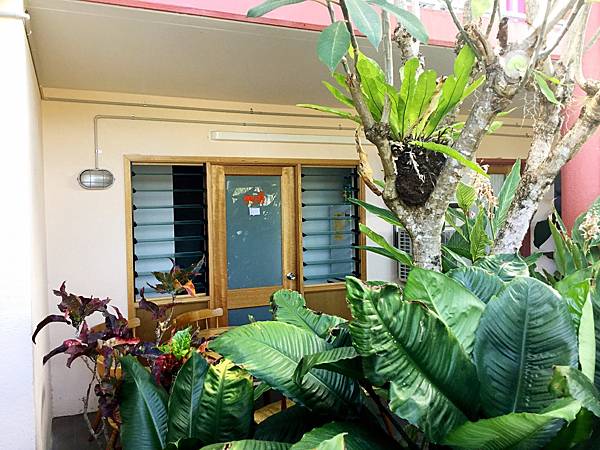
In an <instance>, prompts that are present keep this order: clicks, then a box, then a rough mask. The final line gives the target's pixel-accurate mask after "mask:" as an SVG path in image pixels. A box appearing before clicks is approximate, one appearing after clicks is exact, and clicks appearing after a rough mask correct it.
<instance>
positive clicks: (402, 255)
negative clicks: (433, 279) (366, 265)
mask: <svg viewBox="0 0 600 450" xmlns="http://www.w3.org/2000/svg"><path fill="white" fill-rule="evenodd" d="M359 228H360V231H361V233H364V234H365V236H367V237H368V238H369V239H371V240H372V241H373V242H374V243H375V244H377V245H378V246H379V247H372V246H357V248H359V249H365V250H368V251H371V252H373V253H378V254H380V255H383V256H386V257H388V258H390V259H393V260H394V261H398V262H399V263H401V264H406V265H407V266H412V264H413V260H412V256H411V255H410V254H408V253H406V252H405V251H403V250H400V249H399V248H396V247H394V246H393V245H391V244H389V243H388V242H387V240H386V239H385V238H384V237H383V236H381V235H379V234H377V233H375V232H374V231H373V230H371V229H370V228H369V227H368V226H366V225H364V224H362V223H361V224H359Z"/></svg>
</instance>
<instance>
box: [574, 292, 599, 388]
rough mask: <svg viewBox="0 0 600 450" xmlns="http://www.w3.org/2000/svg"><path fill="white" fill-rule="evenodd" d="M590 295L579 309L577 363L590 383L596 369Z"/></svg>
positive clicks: (593, 318) (593, 319)
mask: <svg viewBox="0 0 600 450" xmlns="http://www.w3.org/2000/svg"><path fill="white" fill-rule="evenodd" d="M592 302H593V300H592V296H591V295H588V297H587V299H586V301H585V303H584V304H583V308H582V310H581V321H580V322H579V330H578V337H579V365H580V366H581V371H582V372H583V373H584V374H585V376H587V377H588V378H589V379H590V380H591V381H592V383H593V382H594V376H595V371H596V336H595V329H596V324H595V317H594V306H593V303H592Z"/></svg>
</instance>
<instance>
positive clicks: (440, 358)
mask: <svg viewBox="0 0 600 450" xmlns="http://www.w3.org/2000/svg"><path fill="white" fill-rule="evenodd" d="M346 287H347V289H348V294H347V297H348V301H349V303H350V308H351V311H352V316H353V317H354V319H353V320H352V321H351V322H350V332H351V333H352V341H353V344H354V347H355V348H356V350H357V351H358V353H360V354H361V355H362V356H363V362H364V364H363V365H364V370H365V375H366V376H367V378H368V379H369V380H370V381H371V382H372V383H373V384H375V385H378V386H383V385H384V384H386V383H388V382H389V383H390V409H391V410H392V411H393V412H394V413H395V414H397V415H398V416H400V417H402V418H404V419H406V420H408V421H409V422H410V423H412V424H414V425H417V426H418V427H420V428H421V429H422V430H423V432H424V433H425V434H426V435H427V437H428V439H430V440H432V441H433V442H439V441H440V440H441V439H442V438H443V437H444V436H445V435H446V434H447V433H448V432H449V431H450V430H452V429H453V428H455V427H456V426H457V425H460V424H461V423H463V422H465V421H466V420H467V414H470V413H473V412H474V411H476V410H477V404H478V398H479V395H478V384H479V382H478V380H477V375H476V371H475V367H474V365H473V363H472V362H471V360H470V358H469V356H468V355H467V354H466V352H465V351H464V349H463V347H462V346H461V345H460V343H459V341H458V339H457V338H456V336H454V334H453V333H452V332H451V331H450V329H449V328H448V327H447V326H446V325H445V324H444V322H442V320H440V319H439V318H438V316H437V314H435V313H434V312H433V311H431V310H429V309H428V308H427V307H426V306H425V305H424V304H423V303H419V302H410V301H404V300H403V299H402V297H401V291H400V289H399V288H398V286H396V285H391V284H387V285H381V286H373V287H369V286H367V285H365V284H363V283H362V282H361V281H360V280H358V279H356V278H353V277H347V279H346ZM469 295H470V294H469Z"/></svg>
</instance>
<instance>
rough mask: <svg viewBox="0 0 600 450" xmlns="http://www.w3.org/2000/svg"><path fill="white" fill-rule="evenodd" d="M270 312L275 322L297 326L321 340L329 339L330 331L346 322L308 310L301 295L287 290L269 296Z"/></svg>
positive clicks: (339, 318)
mask: <svg viewBox="0 0 600 450" xmlns="http://www.w3.org/2000/svg"><path fill="white" fill-rule="evenodd" d="M271 310H272V311H273V319H275V320H276V321H278V322H285V323H289V324H291V325H294V326H297V327H299V328H302V329H304V330H307V331H310V332H312V333H314V334H316V335H317V336H319V337H320V338H323V339H329V338H330V336H331V331H332V330H333V329H334V328H335V327H337V326H338V325H340V324H342V323H344V322H346V320H345V319H342V318H341V317H337V316H331V315H329V314H322V313H316V312H314V311H312V310H310V309H308V308H307V307H306V301H305V300H304V297H302V294H300V293H298V292H296V291H290V290H288V289H280V290H279V291H277V292H275V293H273V295H271Z"/></svg>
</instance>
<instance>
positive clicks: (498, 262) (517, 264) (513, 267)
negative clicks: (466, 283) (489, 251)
mask: <svg viewBox="0 0 600 450" xmlns="http://www.w3.org/2000/svg"><path fill="white" fill-rule="evenodd" d="M474 265H475V266H477V267H481V268H482V269H484V270H487V271H488V272H490V273H493V274H494V275H498V276H499V277H500V279H501V280H502V281H510V280H512V279H513V278H515V277H526V276H528V275H529V266H528V265H527V263H526V262H525V261H524V260H523V259H522V258H521V257H520V256H519V255H511V254H503V255H490V256H485V257H483V258H480V259H478V260H477V261H475V263H474Z"/></svg>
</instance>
